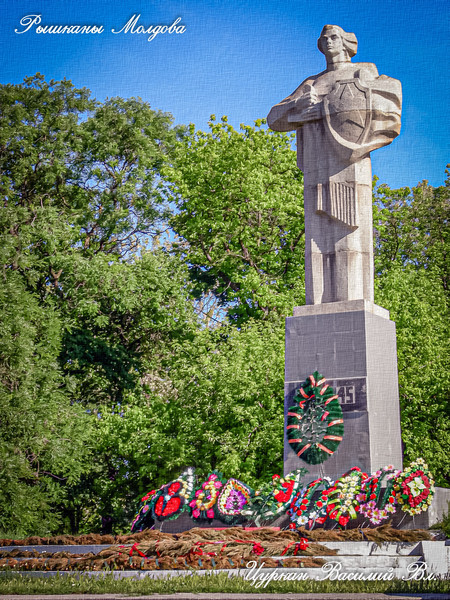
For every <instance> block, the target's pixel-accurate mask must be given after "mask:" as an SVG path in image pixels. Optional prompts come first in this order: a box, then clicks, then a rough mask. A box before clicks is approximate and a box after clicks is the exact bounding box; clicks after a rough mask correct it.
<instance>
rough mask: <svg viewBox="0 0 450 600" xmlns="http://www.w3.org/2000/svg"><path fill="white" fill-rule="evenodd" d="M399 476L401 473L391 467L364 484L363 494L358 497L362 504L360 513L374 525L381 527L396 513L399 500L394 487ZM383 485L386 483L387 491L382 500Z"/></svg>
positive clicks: (362, 487)
mask: <svg viewBox="0 0 450 600" xmlns="http://www.w3.org/2000/svg"><path fill="white" fill-rule="evenodd" d="M399 475H400V471H398V470H395V469H394V467H393V466H392V465H389V466H387V467H383V468H382V469H379V470H378V471H376V473H374V474H373V475H372V476H370V477H369V478H368V479H366V480H365V481H363V482H362V486H361V493H360V494H358V495H357V496H356V499H357V500H359V502H360V506H359V512H360V514H362V515H364V516H365V517H367V518H368V519H369V521H370V522H371V523H372V524H373V525H379V524H380V523H381V521H383V520H384V519H387V518H388V517H389V516H390V515H392V514H394V513H395V505H396V504H397V498H396V492H395V490H394V485H395V480H396V478H397V477H398V476H399ZM383 483H385V485H386V489H385V491H384V494H383V497H382V498H381V500H380V495H381V488H382V485H383Z"/></svg>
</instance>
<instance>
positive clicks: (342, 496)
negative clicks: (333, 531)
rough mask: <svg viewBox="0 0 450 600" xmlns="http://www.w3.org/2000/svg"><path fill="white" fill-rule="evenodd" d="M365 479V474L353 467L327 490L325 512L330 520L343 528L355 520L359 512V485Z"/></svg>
mask: <svg viewBox="0 0 450 600" xmlns="http://www.w3.org/2000/svg"><path fill="white" fill-rule="evenodd" d="M365 479H367V473H363V472H362V471H361V469H359V468H358V467H353V468H352V469H350V471H347V473H344V475H343V476H342V477H340V478H339V479H338V480H337V481H336V483H335V484H334V486H332V487H331V488H330V489H329V490H328V498H327V509H326V510H327V514H328V517H329V518H330V519H332V520H334V521H337V522H338V523H339V525H342V526H345V525H347V523H348V522H349V521H350V519H356V518H357V516H358V515H357V512H358V511H359V501H358V500H357V496H358V495H359V494H360V493H361V484H362V482H363V481H364V480H365Z"/></svg>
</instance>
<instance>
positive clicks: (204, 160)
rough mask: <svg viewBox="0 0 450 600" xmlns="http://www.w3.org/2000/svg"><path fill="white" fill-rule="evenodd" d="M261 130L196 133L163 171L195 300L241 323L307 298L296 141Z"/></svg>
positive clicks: (219, 126)
mask: <svg viewBox="0 0 450 600" xmlns="http://www.w3.org/2000/svg"><path fill="white" fill-rule="evenodd" d="M263 123H264V121H263V120H259V121H257V122H256V127H250V126H244V125H241V131H240V132H238V131H236V130H234V129H233V128H232V127H231V126H230V125H228V124H227V118H226V117H223V118H222V121H221V122H220V123H216V122H215V118H214V117H211V121H210V122H209V127H210V132H208V133H204V132H201V131H195V128H194V126H193V125H192V126H191V128H190V134H189V135H187V136H186V137H185V138H184V139H183V140H182V141H181V142H180V143H179V144H178V145H177V147H176V152H175V158H174V160H173V164H172V167H171V168H168V169H165V170H164V175H165V177H166V178H167V179H168V180H169V181H170V182H171V186H170V190H171V193H172V194H173V198H174V199H175V201H176V207H177V210H176V212H175V214H174V216H173V217H172V219H171V225H172V227H173V229H174V230H175V232H176V233H177V234H178V236H179V237H180V241H179V242H178V250H179V252H180V254H181V255H182V256H183V257H184V259H185V261H186V263H187V264H188V265H189V269H190V272H191V276H192V278H193V280H194V281H195V282H196V286H197V295H198V297H199V298H200V297H202V295H203V297H204V296H205V295H206V296H207V295H208V293H213V294H214V295H215V297H216V298H218V300H219V302H220V305H221V306H222V307H223V309H224V310H226V311H227V314H228V316H229V317H230V318H231V319H232V320H233V321H234V322H236V323H242V322H244V321H245V320H246V319H248V318H249V317H255V318H268V317H269V316H270V315H279V314H286V313H287V311H288V309H289V308H290V307H291V306H292V305H293V303H294V302H297V303H299V302H300V303H301V302H302V298H304V283H303V282H304V276H303V271H304V269H303V264H304V258H303V257H304V249H303V241H302V239H303V231H304V223H303V209H302V193H303V187H302V174H301V172H300V171H299V170H298V168H297V166H296V163H295V153H294V151H293V150H292V148H291V141H292V138H291V136H288V135H285V134H279V133H275V132H272V131H268V130H267V129H264V128H263V127H262V125H263Z"/></svg>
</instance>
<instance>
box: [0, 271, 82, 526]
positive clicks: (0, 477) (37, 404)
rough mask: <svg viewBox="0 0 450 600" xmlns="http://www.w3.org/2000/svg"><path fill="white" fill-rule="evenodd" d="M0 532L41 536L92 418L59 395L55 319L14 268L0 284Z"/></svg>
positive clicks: (55, 515) (52, 519)
mask: <svg viewBox="0 0 450 600" xmlns="http://www.w3.org/2000/svg"><path fill="white" fill-rule="evenodd" d="M0 311H1V314H2V320H1V322H0V386H1V387H0V438H1V440H2V442H1V445H0V506H1V509H0V532H1V533H0V535H2V536H4V537H6V536H7V535H9V536H16V537H20V536H22V535H25V534H31V533H33V534H35V535H39V534H41V535H47V534H49V533H51V532H53V531H55V530H57V529H58V528H59V527H61V526H62V517H61V513H60V512H59V511H55V510H54V508H55V505H57V504H58V503H61V504H63V503H64V502H65V501H66V500H67V493H66V490H67V486H68V485H71V484H72V483H74V482H76V481H77V480H79V478H80V477H81V474H82V473H83V471H84V469H86V466H87V463H88V460H89V451H90V449H91V447H92V446H91V443H92V440H91V437H90V435H91V432H92V424H91V422H90V420H89V419H88V415H87V414H86V413H85V412H84V411H82V410H80V409H79V407H78V406H76V405H72V404H71V403H70V402H69V400H68V399H67V397H66V395H65V393H64V377H63V375H62V373H61V370H60V369H59V367H58V362H57V357H58V354H59V352H60V349H61V329H62V328H61V320H60V319H59V318H58V316H57V315H56V314H55V313H54V311H53V310H52V309H51V308H48V307H43V306H42V305H41V304H40V303H39V301H38V299H37V298H36V296H35V295H33V294H31V293H30V292H28V291H27V290H26V289H25V287H24V284H23V281H21V278H20V276H19V274H18V273H17V272H12V273H9V274H8V276H7V277H4V278H3V281H2V285H1V286H0Z"/></svg>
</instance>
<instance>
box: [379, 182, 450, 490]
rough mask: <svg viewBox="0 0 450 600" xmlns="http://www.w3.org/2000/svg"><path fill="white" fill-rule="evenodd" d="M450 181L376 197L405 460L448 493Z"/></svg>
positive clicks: (382, 297)
mask: <svg viewBox="0 0 450 600" xmlns="http://www.w3.org/2000/svg"><path fill="white" fill-rule="evenodd" d="M449 210H450V203H449V180H447V181H446V185H445V186H440V187H437V188H433V187H431V186H429V185H428V183H427V182H426V181H424V182H422V183H420V184H418V185H417V186H416V187H415V188H413V189H412V190H410V189H409V188H402V189H399V190H391V189H389V188H388V186H386V185H383V186H379V187H378V189H377V191H376V194H375V211H374V227H375V269H376V272H378V277H377V278H376V300H377V302H378V303H379V304H380V305H381V306H384V307H385V308H387V309H389V310H390V313H391V318H392V319H393V321H395V323H396V327H397V349H398V368H399V387H400V404H401V423H402V438H403V442H404V445H405V456H406V458H407V459H410V460H412V459H414V458H416V457H417V456H419V455H423V456H424V457H425V458H426V460H427V461H428V463H429V465H430V467H431V469H432V472H433V473H434V475H435V477H436V480H437V482H438V484H440V485H444V486H448V485H449V483H450V481H449V479H448V473H449V466H450V465H449V462H448V456H449V452H450V432H449V428H448V423H449V418H448V417H449V406H448V388H449V384H450V380H449V375H448V374H449V372H450V371H449V366H450V365H449V362H450V360H449V346H448V340H449V337H450V336H449V334H450V331H449V327H448V322H449V319H448V317H449V305H448V298H449V296H448V290H449V288H448V282H449V279H448V276H449V271H448V268H449V267H448V258H447V257H448V255H449V250H450V247H449V242H450V238H449V233H448V229H449V228H448V222H449Z"/></svg>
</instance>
